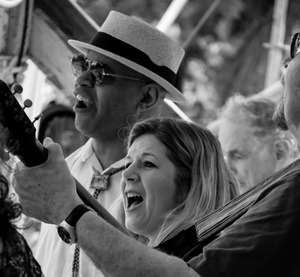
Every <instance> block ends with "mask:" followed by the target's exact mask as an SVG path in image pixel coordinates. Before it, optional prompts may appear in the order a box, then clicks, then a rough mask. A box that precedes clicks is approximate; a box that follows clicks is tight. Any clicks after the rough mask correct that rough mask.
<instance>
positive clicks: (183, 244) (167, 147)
mask: <svg viewBox="0 0 300 277" xmlns="http://www.w3.org/2000/svg"><path fill="white" fill-rule="evenodd" d="M127 146H128V153H127V156H126V158H125V165H126V169H125V170H124V172H123V175H122V180H121V184H122V195H123V204H124V213H125V214H124V216H125V226H126V227H127V228H128V229H129V230H130V231H132V232H133V233H135V234H137V235H139V236H142V237H145V238H146V241H147V242H146V243H147V245H149V246H151V247H154V248H157V249H159V250H162V251H164V252H167V253H169V254H172V255H176V256H179V257H183V256H184V255H185V254H186V253H187V252H188V251H190V250H191V249H192V248H193V247H195V246H196V245H197V233H196V229H195V225H194V224H195V223H196V222H197V221H199V220H200V219H201V218H202V217H203V216H205V215H207V214H209V213H211V212H212V211H214V210H215V209H217V208H219V207H221V206H223V205H224V204H225V203H227V202H228V201H230V200H231V199H233V198H234V197H236V196H237V194H238V189H237V183H236V181H235V178H234V176H233V175H232V173H231V171H230V169H229V168H228V167H227V165H226V163H225V161H224V158H223V155H222V151H221V147H220V143H219V141H218V140H217V139H216V138H215V137H214V136H213V135H212V134H211V132H210V131H208V130H207V129H204V128H201V127H199V126H197V125H196V124H194V123H190V122H186V121H183V120H180V119H175V118H155V119H148V120H145V121H142V122H139V123H136V124H135V125H134V126H133V128H132V130H131V132H130V135H129V137H128V145H127ZM171 238H172V239H171Z"/></svg>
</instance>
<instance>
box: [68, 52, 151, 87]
mask: <svg viewBox="0 0 300 277" xmlns="http://www.w3.org/2000/svg"><path fill="white" fill-rule="evenodd" d="M71 66H72V71H73V74H74V75H75V77H79V76H80V75H81V74H83V73H84V72H86V71H88V70H90V71H91V72H92V73H93V75H94V77H95V79H94V84H95V85H97V86H99V85H100V84H101V83H102V82H103V79H104V77H108V76H113V77H118V78H123V79H128V80H133V81H140V82H147V81H146V80H143V79H138V78H133V77H127V76H123V75H117V74H112V73H106V72H105V70H104V66H103V64H102V63H101V62H99V61H90V60H89V59H88V58H86V57H85V56H84V55H83V54H75V55H73V57H72V59H71Z"/></svg>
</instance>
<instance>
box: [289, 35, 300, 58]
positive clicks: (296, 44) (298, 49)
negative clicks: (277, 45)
mask: <svg viewBox="0 0 300 277" xmlns="http://www.w3.org/2000/svg"><path fill="white" fill-rule="evenodd" d="M299 53H300V33H296V34H294V35H293V38H292V42H291V48H290V56H291V59H293V58H295V57H296V55H298V54H299Z"/></svg>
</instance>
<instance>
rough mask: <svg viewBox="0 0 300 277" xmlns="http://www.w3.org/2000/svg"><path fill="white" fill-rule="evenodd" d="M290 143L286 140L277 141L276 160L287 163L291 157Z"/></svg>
mask: <svg viewBox="0 0 300 277" xmlns="http://www.w3.org/2000/svg"><path fill="white" fill-rule="evenodd" d="M290 147H291V145H290V142H289V141H287V140H286V139H279V140H277V141H275V155H276V160H277V161H278V162H279V161H281V162H285V161H286V160H287V159H288V157H289V155H290Z"/></svg>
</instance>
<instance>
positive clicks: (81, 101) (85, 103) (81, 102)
mask: <svg viewBox="0 0 300 277" xmlns="http://www.w3.org/2000/svg"><path fill="white" fill-rule="evenodd" d="M76 99H77V100H78V103H77V104H76V107H77V108H81V109H84V108H88V107H90V106H91V105H92V102H91V101H90V99H88V98H87V97H84V96H82V95H80V94H77V95H76Z"/></svg>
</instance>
